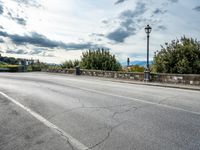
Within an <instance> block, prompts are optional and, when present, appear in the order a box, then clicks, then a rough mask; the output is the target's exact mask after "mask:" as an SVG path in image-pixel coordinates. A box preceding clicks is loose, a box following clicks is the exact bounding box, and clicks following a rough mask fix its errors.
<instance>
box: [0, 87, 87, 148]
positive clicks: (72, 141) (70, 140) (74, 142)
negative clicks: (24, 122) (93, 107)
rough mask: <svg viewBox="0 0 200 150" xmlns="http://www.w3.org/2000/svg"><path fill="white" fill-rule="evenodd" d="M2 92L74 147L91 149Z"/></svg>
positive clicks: (6, 96)
mask: <svg viewBox="0 0 200 150" xmlns="http://www.w3.org/2000/svg"><path fill="white" fill-rule="evenodd" d="M0 94H1V95H2V96H4V97H5V98H6V99H8V100H10V101H11V102H13V103H15V104H16V105H17V106H19V107H21V108H22V109H23V110H25V111H26V112H28V113H29V114H31V115H32V116H33V117H34V118H36V119H37V120H39V121H40V122H41V123H43V124H44V125H45V126H47V127H49V128H50V129H52V130H54V131H55V132H57V133H58V134H59V135H60V136H61V137H62V138H64V139H65V140H67V142H68V143H70V144H71V145H72V146H73V147H75V148H77V149H78V150H89V147H87V146H85V145H84V144H82V143H81V142H79V141H78V140H77V139H75V138H74V137H72V136H71V135H70V134H68V133H66V132H65V131H63V130H62V129H60V128H59V127H57V126H56V125H55V124H53V123H51V122H50V121H48V120H47V119H45V118H44V117H42V116H41V115H39V114H38V113H36V112H34V111H32V110H31V109H30V108H28V107H26V106H24V105H22V104H21V103H19V102H18V101H17V100H15V99H13V98H12V97H10V96H8V95H7V94H5V93H3V92H1V91H0Z"/></svg>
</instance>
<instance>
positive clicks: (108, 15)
mask: <svg viewBox="0 0 200 150" xmlns="http://www.w3.org/2000/svg"><path fill="white" fill-rule="evenodd" d="M147 24H150V25H151V26H152V28H153V30H152V33H151V39H150V44H151V45H150V56H151V59H152V57H153V55H154V52H155V51H156V50H160V45H162V44H164V43H165V42H170V41H171V40H173V39H176V38H180V37H181V36H183V35H185V36H187V37H193V38H197V39H198V40H200V1H199V0H159V1H156V0H148V1H146V0H0V53H1V54H2V55H4V56H14V57H19V58H33V59H40V60H41V61H45V62H49V63H50V62H53V63H61V62H63V61H65V60H69V59H80V56H81V53H82V51H85V50H87V49H96V48H102V47H103V48H108V49H110V51H111V52H112V53H114V54H115V55H116V57H117V58H118V59H119V60H120V62H124V61H126V59H127V57H130V58H131V60H132V61H133V60H135V61H136V60H146V33H145V32H144V28H145V26H146V25H147Z"/></svg>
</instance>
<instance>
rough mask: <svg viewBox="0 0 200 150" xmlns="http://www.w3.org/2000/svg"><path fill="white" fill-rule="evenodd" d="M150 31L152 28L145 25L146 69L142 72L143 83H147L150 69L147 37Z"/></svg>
mask: <svg viewBox="0 0 200 150" xmlns="http://www.w3.org/2000/svg"><path fill="white" fill-rule="evenodd" d="M151 30H152V28H151V27H150V26H149V25H147V26H146V27H145V32H146V34H147V68H146V70H145V72H144V80H145V81H149V80H150V68H149V37H150V36H149V35H150V33H151Z"/></svg>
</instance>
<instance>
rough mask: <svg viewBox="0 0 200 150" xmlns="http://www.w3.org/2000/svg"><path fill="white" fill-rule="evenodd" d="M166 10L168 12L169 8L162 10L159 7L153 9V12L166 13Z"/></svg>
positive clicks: (156, 13) (157, 13)
mask: <svg viewBox="0 0 200 150" xmlns="http://www.w3.org/2000/svg"><path fill="white" fill-rule="evenodd" d="M166 12H167V10H161V9H160V8H157V9H155V10H154V11H153V14H155V15H159V14H164V13H166Z"/></svg>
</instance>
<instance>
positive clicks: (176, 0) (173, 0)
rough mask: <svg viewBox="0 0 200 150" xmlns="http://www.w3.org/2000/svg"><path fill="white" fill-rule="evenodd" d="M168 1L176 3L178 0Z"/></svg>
mask: <svg viewBox="0 0 200 150" xmlns="http://www.w3.org/2000/svg"><path fill="white" fill-rule="evenodd" d="M168 1H169V2H172V3H178V1H179V0H168Z"/></svg>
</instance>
